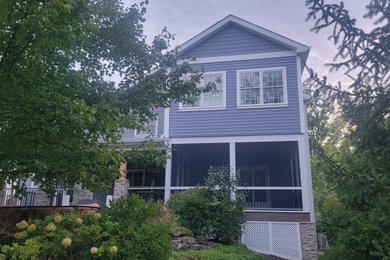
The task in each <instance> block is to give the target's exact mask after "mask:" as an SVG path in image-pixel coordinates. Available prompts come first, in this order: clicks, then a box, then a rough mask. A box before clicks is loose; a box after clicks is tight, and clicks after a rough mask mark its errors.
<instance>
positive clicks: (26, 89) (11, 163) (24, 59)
mask: <svg viewBox="0 0 390 260" xmlns="http://www.w3.org/2000/svg"><path fill="white" fill-rule="evenodd" d="M147 3H148V2H147V1H144V2H140V3H139V4H133V5H132V6H130V7H126V6H125V5H124V4H123V2H122V1H121V0H61V1H56V0H55V1H46V0H2V1H0V115H1V116H0V169H1V175H0V184H2V185H3V184H4V183H5V182H13V181H18V180H24V179H26V178H28V177H33V179H34V180H35V181H37V182H40V183H41V184H42V185H43V189H44V190H46V191H50V190H52V188H53V186H54V185H56V184H62V185H63V186H65V187H70V186H72V185H73V184H74V183H76V182H79V183H83V184H84V186H85V187H87V188H90V189H94V188H100V187H102V186H105V185H110V183H111V181H112V180H113V179H114V178H116V177H117V176H118V174H119V170H118V164H119V163H120V162H121V161H122V160H123V156H122V154H121V153H120V152H118V149H116V148H118V147H115V146H114V149H108V148H109V147H108V143H110V144H114V145H115V144H118V141H119V140H120V134H121V129H122V128H125V127H126V128H140V127H142V125H143V123H144V122H145V121H147V120H148V119H153V118H154V117H155V115H154V113H153V109H154V108H156V107H167V106H168V105H169V103H170V102H171V101H186V100H187V99H189V98H188V97H190V96H193V95H198V94H199V93H200V92H201V91H206V88H197V87H196V83H197V82H199V79H200V77H202V74H201V73H198V72H194V71H192V69H191V67H190V66H189V65H188V62H184V64H183V65H182V66H180V67H179V68H177V69H176V70H174V71H169V70H168V69H167V68H170V67H171V66H175V65H176V56H175V52H174V51H168V49H169V48H170V41H171V40H172V39H173V35H172V34H170V33H169V32H168V31H167V29H166V28H164V29H162V32H161V34H159V35H157V36H155V37H154V39H153V41H152V42H151V43H148V42H147V39H146V36H145V34H144V31H143V23H144V22H145V18H144V15H145V13H146V6H147ZM183 74H190V75H191V77H190V78H189V79H187V78H188V77H186V79H185V80H184V79H183V77H182V76H183ZM113 75H119V76H120V77H121V80H120V82H119V84H117V85H115V83H114V82H113V81H112V80H111V78H112V76H113ZM134 86H135V87H134ZM0 186H1V185H0Z"/></svg>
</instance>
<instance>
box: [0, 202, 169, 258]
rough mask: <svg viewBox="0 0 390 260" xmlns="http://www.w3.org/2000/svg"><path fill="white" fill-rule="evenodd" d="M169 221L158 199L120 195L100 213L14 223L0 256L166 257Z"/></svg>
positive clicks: (71, 213) (65, 215)
mask: <svg viewBox="0 0 390 260" xmlns="http://www.w3.org/2000/svg"><path fill="white" fill-rule="evenodd" d="M172 223H173V217H172V216H171V215H169V214H168V212H166V211H165V210H164V209H163V205H162V204H161V203H154V202H145V201H144V200H142V199H141V198H140V197H138V196H136V195H134V196H131V197H130V196H127V197H122V198H121V199H119V200H118V201H116V202H114V203H112V204H111V208H107V209H106V210H105V211H103V213H102V214H101V213H92V214H82V215H79V214H77V213H75V212H70V213H66V214H64V215H54V216H48V217H46V218H45V219H44V220H34V221H33V222H30V223H29V222H27V221H22V222H19V223H18V224H17V228H18V229H19V232H17V233H16V234H15V235H14V238H13V241H12V243H11V244H8V245H3V246H2V247H1V251H2V254H0V259H91V258H97V259H168V257H169V253H170V250H171V247H172V246H171V238H170V236H169V234H170V227H171V225H172Z"/></svg>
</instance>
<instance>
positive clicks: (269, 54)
mask: <svg viewBox="0 0 390 260" xmlns="http://www.w3.org/2000/svg"><path fill="white" fill-rule="evenodd" d="M291 56H297V53H296V52H295V51H275V52H261V53H251V54H241V55H228V56H215V57H206V58H197V59H196V60H194V61H189V63H190V64H199V63H213V62H226V61H240V60H260V59H269V58H281V57H291ZM177 64H178V65H182V64H183V60H179V61H178V62H177Z"/></svg>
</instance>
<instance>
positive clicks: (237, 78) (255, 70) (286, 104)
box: [236, 67, 288, 109]
mask: <svg viewBox="0 0 390 260" xmlns="http://www.w3.org/2000/svg"><path fill="white" fill-rule="evenodd" d="M269 70H282V77H283V101H284V102H283V103H270V104H264V94H263V89H264V86H263V71H269ZM241 72H260V75H259V81H260V104H247V105H241V91H240V73H241ZM236 86H237V89H236V91H237V108H238V109H245V108H262V107H286V106H288V100H287V96H288V95H287V74H286V67H271V68H259V69H245V70H237V72H236Z"/></svg>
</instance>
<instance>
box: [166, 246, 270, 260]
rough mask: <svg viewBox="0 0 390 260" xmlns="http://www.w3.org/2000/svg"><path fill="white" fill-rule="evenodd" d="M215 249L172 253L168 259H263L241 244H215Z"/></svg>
mask: <svg viewBox="0 0 390 260" xmlns="http://www.w3.org/2000/svg"><path fill="white" fill-rule="evenodd" d="M216 247H217V248H215V249H209V250H200V251H194V250H188V251H178V252H174V253H173V254H172V256H171V257H170V259H172V260H173V259H178V260H180V259H182V260H187V259H193V260H236V259H245V260H252V259H253V260H261V259H265V258H264V257H263V256H262V255H260V254H258V253H256V252H253V251H251V250H249V249H248V248H246V246H244V245H242V244H235V245H229V246H228V245H218V244H216Z"/></svg>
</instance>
